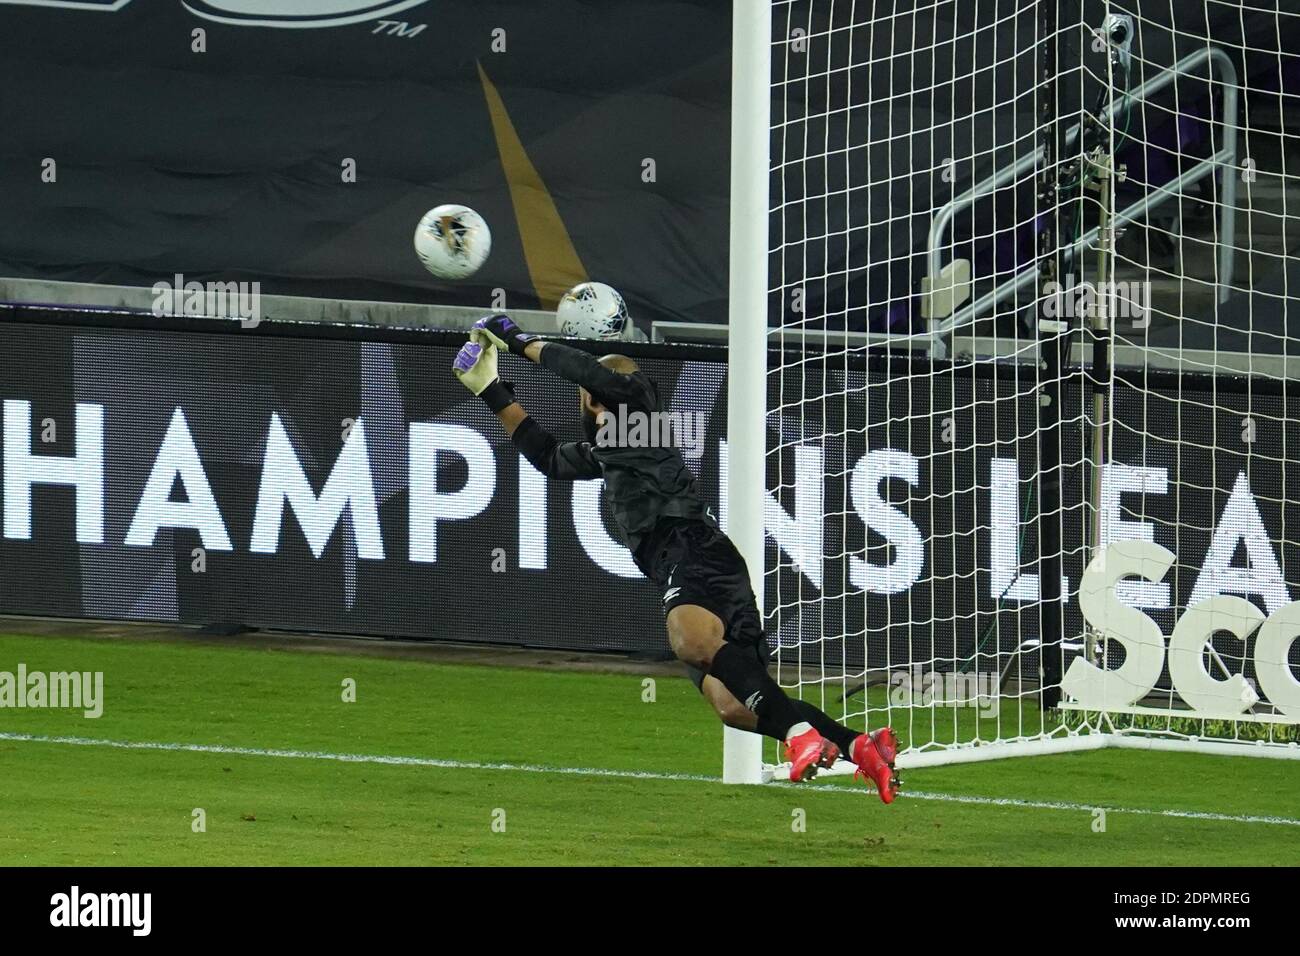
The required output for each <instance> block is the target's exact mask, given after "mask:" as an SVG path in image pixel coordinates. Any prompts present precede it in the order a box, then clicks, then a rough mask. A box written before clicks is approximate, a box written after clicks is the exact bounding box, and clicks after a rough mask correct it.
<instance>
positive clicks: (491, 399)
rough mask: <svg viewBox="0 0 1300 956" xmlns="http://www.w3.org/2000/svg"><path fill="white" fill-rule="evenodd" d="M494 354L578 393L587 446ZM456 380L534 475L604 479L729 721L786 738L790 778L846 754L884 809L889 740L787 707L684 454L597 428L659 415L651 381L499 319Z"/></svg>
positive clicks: (890, 782) (893, 777)
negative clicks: (532, 402) (548, 374)
mask: <svg viewBox="0 0 1300 956" xmlns="http://www.w3.org/2000/svg"><path fill="white" fill-rule="evenodd" d="M499 350H500V351H509V352H510V353H511V354H512V355H517V356H520V357H522V358H525V359H527V360H528V361H530V362H535V363H536V364H538V365H541V366H543V367H545V368H548V369H550V370H551V371H552V372H554V373H555V374H556V375H558V376H560V377H561V378H563V379H566V380H567V381H569V382H572V383H573V384H575V385H577V386H578V396H579V407H580V413H581V418H582V425H583V434H584V435H585V436H586V438H587V440H585V441H577V442H560V441H557V440H556V438H555V437H554V436H553V435H551V434H550V433H549V432H548V431H546V429H545V428H543V427H542V426H541V425H540V424H539V423H538V422H537V420H536V419H534V418H532V417H531V416H529V414H528V413H527V412H526V411H524V409H523V407H522V406H521V405H520V404H519V402H518V401H517V400H516V399H515V396H514V392H513V390H512V388H511V387H510V386H508V385H507V384H505V383H504V382H502V381H501V379H500V378H499V377H498V374H497V356H498V351H499ZM453 371H454V372H455V375H456V377H457V378H458V379H459V380H460V382H461V384H462V385H464V386H465V387H466V388H467V389H469V390H470V391H471V392H473V393H474V394H475V395H477V396H478V397H479V398H481V399H482V400H483V401H484V402H485V403H486V404H487V406H488V408H490V409H491V410H492V411H493V412H494V413H495V414H496V416H497V418H498V419H499V420H500V421H501V424H502V425H503V426H504V427H505V430H506V433H507V434H508V435H509V436H510V438H511V440H512V441H513V442H514V444H515V446H516V447H517V448H518V449H519V451H520V453H522V454H523V456H524V457H525V458H526V459H528V461H529V462H531V463H532V465H533V467H534V468H536V469H537V470H538V471H540V472H542V473H543V474H544V475H547V476H548V477H550V478H553V479H556V480H558V481H586V480H594V479H598V478H604V479H605V489H606V493H607V494H608V497H609V504H610V506H611V510H612V512H613V516H614V522H615V525H616V527H617V531H618V536H619V538H620V539H621V541H622V543H623V544H624V545H625V546H626V547H627V548H628V549H629V550H630V551H631V553H632V557H633V560H634V561H635V562H636V566H637V568H639V569H640V570H641V572H642V573H643V574H644V575H645V576H646V577H647V578H649V579H650V580H651V581H653V582H654V584H655V585H656V586H657V587H658V588H659V590H660V593H661V594H662V595H663V610H664V616H665V620H666V623H667V628H668V642H669V644H670V646H671V647H672V650H673V653H674V654H675V655H676V656H677V658H678V659H679V660H681V661H682V662H683V663H684V664H685V665H686V668H687V671H688V672H689V674H690V677H691V680H692V681H694V683H695V686H696V687H697V688H698V689H699V691H700V693H701V694H703V695H704V697H705V699H706V700H707V701H708V702H709V704H710V705H711V706H712V707H713V710H714V711H715V712H716V713H717V715H718V716H719V717H720V718H721V719H722V722H723V723H725V724H727V725H728V726H730V727H735V728H738V729H740V730H748V731H755V732H757V733H760V734H764V735H766V736H768V737H774V738H776V739H777V740H779V741H781V742H782V743H784V744H785V747H786V759H787V760H789V762H790V779H791V780H792V781H801V780H808V779H810V778H812V777H814V776H816V774H817V772H818V770H820V769H823V768H829V767H830V766H831V765H832V764H834V763H835V761H836V760H837V759H838V758H839V757H840V755H841V754H843V755H844V756H845V757H846V758H847V759H849V760H851V761H852V762H853V763H854V764H856V765H857V767H858V774H859V775H863V776H865V777H867V778H869V779H870V780H871V781H872V782H874V784H875V785H876V789H877V791H878V792H879V794H880V798H881V799H882V800H883V801H884V802H885V803H891V802H893V800H894V797H895V795H896V794H897V792H898V776H897V774H896V772H895V770H894V760H895V757H896V755H897V752H898V739H897V737H896V736H895V734H894V731H893V730H892V729H891V728H889V727H882V728H879V729H877V730H875V731H873V732H872V733H870V734H859V733H856V732H854V731H853V730H850V729H849V728H847V727H845V726H844V725H842V724H840V723H838V722H837V721H835V720H832V719H831V718H830V717H829V716H827V715H826V714H825V713H823V712H822V711H820V710H818V709H817V708H816V707H814V706H813V705H812V704H809V703H808V702H807V701H802V700H795V699H791V698H790V697H789V696H787V695H786V693H785V691H783V690H782V689H781V687H780V686H779V685H778V684H777V683H776V681H774V680H773V679H772V677H771V676H770V675H769V674H768V669H767V664H768V648H767V638H766V635H765V634H764V633H763V623H762V618H761V616H760V614H759V609H758V603H757V601H756V600H755V597H754V591H753V589H752V587H751V586H750V582H749V573H748V571H747V569H746V567H745V561H744V559H743V558H742V557H741V555H740V553H739V552H738V551H737V550H736V547H735V545H733V544H732V543H731V540H730V539H729V538H728V537H727V536H726V535H725V534H724V533H723V532H722V529H721V528H720V527H719V526H718V523H717V521H716V520H715V519H714V517H713V514H712V512H711V511H710V509H709V507H708V505H707V503H706V502H705V501H704V499H703V498H702V497H701V495H700V493H699V489H698V487H697V483H696V480H695V476H694V475H693V474H692V472H691V471H690V469H689V468H687V466H686V462H685V460H684V459H683V457H682V454H681V451H680V450H679V449H677V448H675V447H649V445H650V444H653V443H646V442H639V443H638V444H637V446H636V447H633V446H632V445H631V443H625V444H624V445H619V444H617V443H614V442H611V441H609V440H608V438H609V435H610V433H611V432H613V433H614V434H616V435H617V434H621V433H622V432H620V430H618V429H603V430H602V429H601V427H600V426H601V424H602V422H604V421H605V420H606V416H609V415H615V416H618V415H626V414H629V413H638V414H647V413H656V412H661V411H662V409H661V408H660V402H659V394H658V388H657V386H656V384H655V383H654V381H653V380H651V379H650V378H648V377H647V376H646V375H645V373H644V372H642V371H641V370H640V369H639V368H638V367H637V365H636V363H635V362H633V361H632V360H631V359H630V358H627V357H626V356H622V355H606V356H604V357H602V358H600V359H596V358H594V357H592V356H590V355H588V354H587V353H586V352H583V351H581V350H579V349H575V348H570V347H568V346H566V345H563V344H560V343H558V342H543V341H541V340H540V339H539V338H538V337H537V336H534V335H529V334H527V333H525V332H524V331H523V330H522V329H520V328H519V327H518V326H517V325H516V324H515V323H514V322H513V321H512V320H511V319H510V318H508V317H507V316H505V315H494V316H491V317H489V318H485V319H480V320H479V321H478V322H477V323H475V326H474V330H473V332H472V333H471V337H470V341H469V342H468V343H466V345H465V346H464V347H463V348H462V349H461V350H460V353H459V354H458V355H457V356H456V361H455V363H454V365H453ZM668 444H671V443H668Z"/></svg>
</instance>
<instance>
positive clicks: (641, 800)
mask: <svg viewBox="0 0 1300 956" xmlns="http://www.w3.org/2000/svg"><path fill="white" fill-rule="evenodd" d="M19 663H22V664H25V665H26V668H27V670H28V671H29V672H32V671H38V670H40V671H70V670H77V671H102V672H103V673H104V688H105V692H104V697H105V701H104V713H103V716H102V717H100V718H98V719H86V718H84V717H83V716H82V715H81V713H80V712H77V711H68V710H49V709H46V710H33V709H22V710H19V709H10V708H5V709H0V768H2V769H0V816H2V818H3V819H4V821H5V825H4V826H3V827H0V865H19V864H69V865H70V864H78V865H84V864H119V865H144V864H151V865H171V864H186V865H194V864H199V865H202V864H279V865H294V864H408V865H409V864H416V865H418V864H578V865H580V864H615V865H656V864H659V865H663V864H688V865H698V864H742V865H764V864H835V865H903V864H939V865H960V864H993V865H997V864H1054V863H1060V864H1083V865H1091V864H1116V865H1123V864H1135V865H1146V866H1165V865H1234V864H1294V863H1295V861H1296V859H1297V858H1298V857H1300V799H1298V798H1297V792H1298V791H1300V788H1298V787H1297V784H1300V764H1297V763H1296V762H1294V761H1284V760H1255V759H1247V758H1241V757H1206V756H1199V755H1184V754H1166V753H1139V752H1133V751H1115V750H1109V751H1100V752H1095V753H1080V754H1072V755H1066V756H1056V757H1039V758H1024V759H1016V760H1003V761H996V762H988V763H981V764H968V765H963V766H953V767H944V768H935V769H928V770H914V771H911V772H909V773H908V774H906V776H905V778H904V784H905V787H906V790H905V793H904V796H902V797H900V799H899V801H898V802H897V803H896V804H894V805H893V806H892V807H885V806H883V805H881V804H880V802H879V800H878V799H877V798H876V796H875V794H874V793H873V792H869V791H867V790H866V789H865V788H863V787H861V785H851V784H849V782H848V781H847V780H836V781H834V782H831V783H826V784H819V785H815V786H803V787H794V786H790V785H783V786H777V785H773V786H767V787H727V786H723V785H721V784H720V783H717V782H716V781H715V780H714V779H712V778H716V776H717V774H718V772H719V768H720V749H721V748H720V737H721V735H720V731H719V727H718V724H717V723H716V721H715V719H714V718H713V717H712V715H711V714H710V713H709V712H708V710H707V709H706V708H705V707H704V706H703V705H702V703H701V702H700V701H699V700H698V699H697V695H696V694H695V691H694V689H693V688H692V687H691V685H690V684H689V683H688V682H687V681H686V680H685V679H678V678H665V677H660V678H657V685H656V689H657V693H656V700H655V701H654V702H653V703H645V702H643V701H642V678H641V677H639V676H635V675H629V674H608V673H574V672H556V671H553V670H538V669H523V668H510V667H501V666H474V665H463V664H462V665H453V664H445V663H431V662H428V661H423V660H396V659H391V658H387V657H376V656H370V655H363V654H357V655H355V656H353V655H344V654H334V653H329V654H322V653H304V652H300V651H289V650H269V649H250V648H248V647H222V646H214V645H212V644H207V643H204V644H199V643H195V644H187V643H183V642H157V641H130V640H122V639H113V640H104V639H89V638H61V637H31V636H8V637H0V671H9V672H14V671H16V670H17V667H18V664H19ZM349 678H350V679H352V680H354V681H355V682H356V700H355V702H351V703H348V702H344V700H343V699H342V697H343V682H344V681H345V679H349ZM74 741H75V742H74ZM107 742H113V743H114V744H116V745H117V746H110V745H108V743H107ZM330 755H333V756H330ZM342 755H348V759H339V757H340V756H342ZM403 758H409V759H403ZM467 765H468V766H467ZM583 768H587V769H589V770H590V772H576V771H582V770H583ZM1094 807H1104V808H1107V811H1106V814H1105V829H1104V832H1096V831H1095V830H1094V824H1095V820H1096V816H1095V814H1094V812H1093V810H1092V808H1094ZM196 809H201V810H202V811H203V815H204V820H205V823H206V830H205V832H195V831H194V827H193V821H194V819H195V817H194V811H195V810H196ZM800 820H802V821H803V822H804V824H805V825H804V828H803V829H802V831H801V832H800V831H799V829H798V827H796V825H795V824H797V823H798V822H799V821H800Z"/></svg>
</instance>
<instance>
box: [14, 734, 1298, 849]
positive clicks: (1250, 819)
mask: <svg viewBox="0 0 1300 956" xmlns="http://www.w3.org/2000/svg"><path fill="white" fill-rule="evenodd" d="M0 740H9V741H15V742H25V743H35V744H65V745H71V746H76V747H111V748H114V749H117V750H162V751H181V752H185V753H200V754H232V755H235V756H240V757H278V758H282V759H283V758H289V759H297V760H335V761H339V762H342V763H362V764H385V765H389V766H398V767H438V768H441V769H446V770H504V771H507V772H511V773H550V774H565V775H569V776H578V777H605V778H612V779H620V780H678V781H688V782H692V783H721V782H722V781H721V780H720V779H718V778H717V777H706V776H704V775H702V774H689V773H656V772H651V771H642V770H605V769H600V768H596V767H552V766H547V765H545V764H518V763H480V762H475V761H466V760H441V759H438V758H436V757H395V756H388V755H385V754H342V753H327V752H324V751H314V750H264V749H261V748H257V747H227V746H223V745H221V744H182V743H164V742H159V741H148V740H144V741H136V740H101V739H99V738H95V737H54V736H45V735H41V734H15V733H5V732H0ZM778 785H779V786H787V787H788V786H793V785H792V784H778ZM798 786H799V789H801V790H814V791H817V792H821V793H849V794H859V795H862V796H872V797H874V796H875V794H874V793H873V792H872V791H870V790H867V789H864V788H861V787H842V786H835V785H831V784H808V783H805V784H799V785H798ZM899 795H900V796H901V797H905V798H907V799H908V800H933V801H937V802H940V803H965V804H971V805H974V806H983V807H1019V808H1022V809H1028V810H1065V811H1069V812H1072V813H1092V812H1093V811H1094V810H1105V811H1106V812H1107V813H1127V814H1132V815H1133V816H1144V817H1173V818H1176V819H1181V820H1208V821H1216V822H1223V823H1264V824H1272V825H1275V826H1288V827H1300V820H1297V819H1292V818H1290V817H1265V816H1251V815H1246V814H1233V813H1207V812H1201V811H1197V810H1150V809H1143V808H1140V807H1111V806H1102V805H1094V804H1086V803H1061V802H1055V801H1048V800H1021V799H1018V798H1015V797H979V796H969V795H965V794H955V793H930V792H926V791H920V790H904V791H902V792H901V793H900V794H899Z"/></svg>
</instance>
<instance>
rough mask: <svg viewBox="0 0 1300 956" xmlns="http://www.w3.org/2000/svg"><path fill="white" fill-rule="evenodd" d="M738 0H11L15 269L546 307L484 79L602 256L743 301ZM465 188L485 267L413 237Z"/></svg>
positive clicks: (567, 213)
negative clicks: (734, 148) (733, 247)
mask: <svg viewBox="0 0 1300 956" xmlns="http://www.w3.org/2000/svg"><path fill="white" fill-rule="evenodd" d="M730 6H731V5H730V3H729V2H727V3H724V2H719V0H602V2H600V3H583V2H579V0H548V2H546V3H539V2H536V0H497V2H481V0H407V2H378V0H372V2H365V0H356V2H348V0H255V2H253V0H209V2H195V0H188V2H182V0H102V2H94V0H90V2H72V3H62V2H60V3H45V2H42V0H36V2H34V3H33V2H30V0H22V2H18V0H0V88H2V89H3V90H4V95H3V96H2V97H0V129H3V130H4V131H5V134H4V136H3V137H2V138H0V195H3V197H4V198H3V199H2V200H0V209H2V210H3V215H0V275H3V276H15V277H27V278H48V279H59V280H69V281H78V282H97V283H109V284H122V285H136V286H146V287H147V286H151V285H152V284H153V283H154V282H156V281H158V280H160V279H163V278H170V277H171V275H172V274H173V273H177V272H180V273H183V274H184V275H185V276H186V277H187V278H189V279H197V280H200V281H207V280H208V279H215V278H225V279H231V280H241V281H253V280H257V281H260V282H261V283H262V291H263V292H265V293H267V294H286V295H311V296H324V297H333V298H343V299H377V300H389V301H402V302H438V303H443V304H464V305H476V306H481V307H485V308H486V307H488V305H489V302H490V301H491V296H492V294H493V290H495V289H503V290H505V292H506V294H507V297H508V298H507V301H508V303H509V305H510V306H511V307H512V308H529V307H532V308H536V307H538V305H539V301H538V297H537V294H536V291H535V284H534V282H533V280H532V277H531V276H530V273H529V269H528V264H527V263H526V261H525V256H524V246H523V241H522V239H521V229H520V227H519V223H518V222H517V218H516V211H515V208H514V206H513V204H512V197H511V193H510V187H509V182H508V176H507V171H506V169H505V164H504V163H503V159H502V154H501V149H502V143H501V142H500V141H499V137H500V136H501V135H503V134H501V132H500V131H499V130H497V129H496V128H495V127H494V123H493V118H492V115H491V111H490V109H489V103H488V91H487V89H488V88H487V84H490V85H491V87H492V89H494V90H495V92H496V93H497V94H499V96H500V100H501V105H502V108H503V111H504V117H505V120H506V121H507V122H508V123H509V124H510V126H511V132H512V133H513V136H514V137H516V138H517V141H518V144H519V146H520V147H521V148H522V151H523V154H524V155H525V156H526V160H527V162H528V163H530V164H531V166H532V167H533V169H535V171H536V174H537V175H538V176H539V177H540V180H541V184H542V186H543V187H544V189H545V191H546V193H548V194H549V196H550V198H551V199H552V200H553V201H554V203H555V207H556V211H557V212H558V215H559V219H560V221H561V222H562V224H563V230H564V232H565V233H567V241H571V242H572V245H573V248H574V249H575V250H576V252H577V255H578V257H579V258H580V260H581V265H582V267H583V268H584V269H585V271H586V273H587V275H588V276H589V277H590V278H593V279H601V280H603V281H606V282H609V283H611V284H613V285H615V286H617V287H619V288H620V289H621V290H622V291H623V292H624V293H625V295H626V296H627V298H628V300H629V305H630V307H631V309H632V312H633V314H634V315H635V316H637V317H638V318H640V319H644V320H647V321H648V320H649V319H651V318H674V319H678V320H696V321H725V314H726V313H725V294H726V275H727V195H728V175H729V173H728V129H729V124H728V121H727V117H728V98H729V69H730V66H729V64H730V54H729V50H730ZM315 11H338V12H337V13H334V14H327V13H320V14H319V15H315V16H313V15H310V14H312V13H313V12H315ZM287 26H292V27H295V28H293V29H290V28H285V27H287ZM197 29H201V30H203V31H204V32H205V34H206V36H205V40H204V43H205V49H204V50H203V52H196V51H195V49H194V42H195V41H194V38H193V31H195V30H197ZM506 145H507V148H508V147H509V144H506ZM46 159H52V160H54V161H55V162H56V164H57V181H56V182H54V183H50V182H45V181H43V179H42V171H43V165H42V164H43V163H44V162H45V160H46ZM346 159H351V160H355V163H356V181H355V182H344V181H343V178H342V173H343V167H342V164H343V162H344V161H345V160H346ZM646 160H653V162H654V176H653V179H652V180H651V181H647V179H646V177H645V175H644V172H645V167H644V163H645V161H646ZM533 198H535V197H533ZM530 201H531V200H530ZM445 202H462V203H466V204H468V205H470V206H472V207H474V208H475V209H477V210H478V211H479V212H480V213H481V214H482V215H483V216H484V217H485V218H486V220H487V221H488V223H489V225H490V226H491V228H492V230H493V249H492V256H491V259H490V260H489V262H488V263H487V265H486V266H485V267H484V268H483V270H482V271H481V272H480V273H479V274H478V275H477V276H475V277H474V279H473V280H471V281H469V282H463V283H456V284H448V283H439V282H438V281H437V280H435V279H434V278H433V277H432V276H430V275H429V274H428V273H426V272H425V271H424V269H423V268H422V267H421V265H420V263H419V261H418V260H417V259H416V257H415V254H414V252H413V251H412V249H411V236H412V234H413V233H414V231H415V225H416V223H417V222H418V221H419V219H420V216H421V215H422V214H423V213H424V212H425V211H426V210H428V209H430V208H432V207H433V206H436V205H439V204H441V203H445ZM564 240H565V237H564V235H558V236H557V235H552V234H547V235H546V236H545V237H544V242H542V243H541V244H542V245H543V246H545V247H547V248H550V249H553V248H554V247H555V246H556V245H557V244H559V243H560V242H562V241H564ZM648 250H655V254H653V255H651V254H649V252H648ZM545 251H546V250H545V249H544V250H543V252H545Z"/></svg>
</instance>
